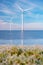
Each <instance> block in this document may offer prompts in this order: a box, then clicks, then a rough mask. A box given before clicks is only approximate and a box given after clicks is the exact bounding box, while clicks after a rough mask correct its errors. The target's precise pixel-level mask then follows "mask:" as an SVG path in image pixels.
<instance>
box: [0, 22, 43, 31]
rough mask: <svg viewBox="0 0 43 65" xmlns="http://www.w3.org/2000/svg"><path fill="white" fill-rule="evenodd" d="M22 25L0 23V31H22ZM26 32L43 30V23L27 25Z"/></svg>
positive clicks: (25, 26) (25, 25)
mask: <svg viewBox="0 0 43 65" xmlns="http://www.w3.org/2000/svg"><path fill="white" fill-rule="evenodd" d="M20 29H22V25H21V24H16V23H4V24H3V22H0V30H20ZM24 30H43V23H25V24H24Z"/></svg>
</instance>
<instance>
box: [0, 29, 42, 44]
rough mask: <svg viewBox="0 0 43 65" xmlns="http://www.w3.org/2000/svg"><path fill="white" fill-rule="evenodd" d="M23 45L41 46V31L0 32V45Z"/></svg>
mask: <svg viewBox="0 0 43 65" xmlns="http://www.w3.org/2000/svg"><path fill="white" fill-rule="evenodd" d="M21 40H23V42H24V45H32V44H43V30H24V31H23V37H22V31H21V30H11V31H10V30H0V44H15V45H19V44H21Z"/></svg>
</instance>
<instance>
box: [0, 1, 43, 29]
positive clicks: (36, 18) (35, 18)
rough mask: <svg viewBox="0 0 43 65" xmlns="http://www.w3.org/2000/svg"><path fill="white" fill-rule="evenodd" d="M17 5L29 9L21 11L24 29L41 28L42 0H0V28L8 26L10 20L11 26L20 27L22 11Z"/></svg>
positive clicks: (42, 27) (42, 18) (42, 16)
mask: <svg viewBox="0 0 43 65" xmlns="http://www.w3.org/2000/svg"><path fill="white" fill-rule="evenodd" d="M18 6H20V7H21V8H22V9H23V10H26V9H29V10H28V11H24V12H23V15H24V24H26V25H25V28H26V29H27V28H30V29H32V28H34V29H43V25H42V24H43V0H0V29H2V28H3V27H4V26H9V28H10V24H9V23H10V22H12V23H13V24H12V26H13V27H12V28H14V29H16V28H18V29H19V28H20V26H21V23H22V18H21V15H22V11H21V10H20V9H19V8H18ZM3 23H5V24H3ZM19 24H20V25H19ZM27 24H28V26H27ZM37 25H38V26H37ZM36 26H37V27H36ZM4 28H6V29H7V27H4Z"/></svg>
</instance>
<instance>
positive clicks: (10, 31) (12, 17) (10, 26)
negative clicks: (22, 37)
mask: <svg viewBox="0 0 43 65" xmlns="http://www.w3.org/2000/svg"><path fill="white" fill-rule="evenodd" d="M13 18H14V17H13V16H12V17H11V19H10V34H11V25H12V24H13V23H12V20H13ZM12 42H13V41H12V40H10V44H12Z"/></svg>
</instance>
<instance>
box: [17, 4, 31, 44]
mask: <svg viewBox="0 0 43 65" xmlns="http://www.w3.org/2000/svg"><path fill="white" fill-rule="evenodd" d="M16 6H17V8H18V9H19V10H20V11H21V12H22V14H21V18H22V34H21V36H22V41H21V44H22V45H23V43H24V40H23V30H24V20H23V19H24V17H23V13H24V12H25V11H28V10H30V9H32V8H29V9H25V10H23V9H22V8H21V7H20V6H19V5H18V4H16Z"/></svg>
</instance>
